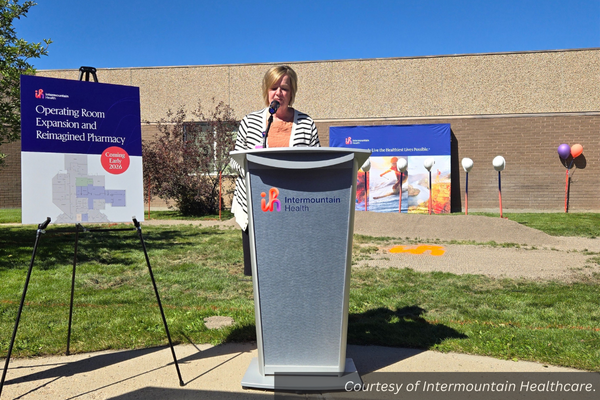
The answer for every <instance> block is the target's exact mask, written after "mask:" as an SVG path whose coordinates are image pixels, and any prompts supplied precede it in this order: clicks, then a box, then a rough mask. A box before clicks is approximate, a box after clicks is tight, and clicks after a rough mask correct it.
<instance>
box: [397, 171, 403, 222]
mask: <svg viewBox="0 0 600 400" xmlns="http://www.w3.org/2000/svg"><path fill="white" fill-rule="evenodd" d="M403 179H404V172H402V171H400V188H399V189H400V190H399V191H398V193H399V194H400V199H399V200H398V212H399V213H402V180H403Z"/></svg>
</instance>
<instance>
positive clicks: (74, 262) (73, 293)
mask: <svg viewBox="0 0 600 400" xmlns="http://www.w3.org/2000/svg"><path fill="white" fill-rule="evenodd" d="M79 226H80V225H79V224H76V225H75V254H74V255H73V277H72V278H71V304H70V306H69V328H68V331H67V352H66V355H69V354H70V347H71V323H72V322H73V297H74V295H75V268H76V266H77V244H78V243H79Z"/></svg>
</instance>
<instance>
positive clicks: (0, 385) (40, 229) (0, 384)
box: [0, 217, 50, 396]
mask: <svg viewBox="0 0 600 400" xmlns="http://www.w3.org/2000/svg"><path fill="white" fill-rule="evenodd" d="M49 223H50V217H47V218H46V221H44V222H42V223H41V224H39V225H38V229H37V233H36V235H35V244H34V245H33V253H32V254H31V262H30V263H29V270H28V271H27V278H26V279H25V287H24V288H23V295H22V296H21V303H20V304H19V311H18V312H17V320H16V321H15V328H14V329H13V334H12V338H11V340H10V345H9V346H8V354H7V355H6V360H5V362H4V371H3V372H2V381H0V396H1V395H2V388H3V387H4V381H5V379H6V371H8V363H9V362H10V355H11V354H12V349H13V345H14V344H15V338H16V337H17V329H18V328H19V320H20V319H21V313H22V312H23V305H24V304H25V296H26V295H27V287H28V286H29V279H30V278H31V271H32V269H33V262H34V260H35V253H36V252H37V247H38V242H39V240H40V236H41V234H42V233H46V232H45V231H44V229H46V227H47V226H48V224H49Z"/></svg>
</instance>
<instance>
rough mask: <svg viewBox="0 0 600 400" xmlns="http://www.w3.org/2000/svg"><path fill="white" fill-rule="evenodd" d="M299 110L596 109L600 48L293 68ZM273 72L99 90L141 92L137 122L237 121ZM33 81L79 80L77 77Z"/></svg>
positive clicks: (219, 72)
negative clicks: (210, 112) (189, 114)
mask: <svg viewBox="0 0 600 400" xmlns="http://www.w3.org/2000/svg"><path fill="white" fill-rule="evenodd" d="M289 64H290V65H291V66H292V67H293V68H294V69H295V70H296V72H297V73H298V79H299V90H298V95H297V98H296V104H295V106H296V107H297V108H298V109H300V110H302V111H304V112H307V113H308V114H309V115H311V116H312V117H313V118H315V119H350V118H395V117H407V116H412V117H426V116H436V115H443V116H449V115H456V116H461V115H486V114H513V113H520V114H522V113H556V112H580V111H600V50H599V49H583V50H566V51H539V52H521V53H496V54H468V55H456V56H436V57H412V58H388V59H367V60H336V61H315V62H296V63H289ZM271 65H273V64H268V63H265V64H248V65H212V66H183V67H156V68H116V69H99V70H98V79H99V81H100V82H106V83H115V84H122V85H133V86H139V88H140V95H141V102H142V104H141V110H142V121H158V120H159V119H160V118H163V117H164V116H165V113H166V111H167V109H169V108H170V109H173V110H175V109H177V108H178V107H179V106H184V107H186V109H187V110H188V111H191V110H192V109H193V108H194V107H195V106H196V105H197V103H198V100H201V101H202V102H203V103H204V104H207V105H208V104H210V103H211V102H212V99H213V98H214V99H215V101H217V102H218V101H224V102H225V103H227V104H229V105H230V106H231V107H232V108H233V109H234V110H235V111H236V113H237V116H238V117H239V118H241V117H243V116H244V115H245V114H247V113H248V112H250V111H254V110H257V109H259V108H262V107H263V104H262V100H261V80H262V77H263V75H264V73H265V72H266V70H267V69H268V68H269V67H270V66H271ZM38 75H40V76H48V77H55V78H64V79H78V78H79V72H78V71H77V70H43V71H39V72H38Z"/></svg>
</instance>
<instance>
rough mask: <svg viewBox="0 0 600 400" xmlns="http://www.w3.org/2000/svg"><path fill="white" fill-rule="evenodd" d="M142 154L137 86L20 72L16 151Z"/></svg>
mask: <svg viewBox="0 0 600 400" xmlns="http://www.w3.org/2000/svg"><path fill="white" fill-rule="evenodd" d="M113 146H116V147H119V148H121V149H123V150H125V151H126V152H127V153H128V154H129V155H130V156H141V155H142V133H141V124H140V91H139V88H137V87H133V86H121V85H110V84H104V83H97V82H84V81H75V80H67V79H55V78H44V77H38V76H29V75H21V151H26V152H45V153H75V154H102V152H103V151H104V150H106V149H107V148H109V147H113Z"/></svg>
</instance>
